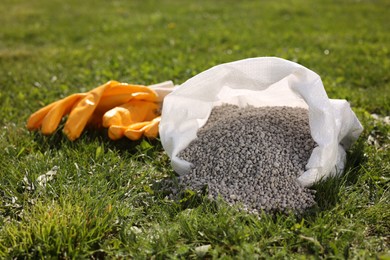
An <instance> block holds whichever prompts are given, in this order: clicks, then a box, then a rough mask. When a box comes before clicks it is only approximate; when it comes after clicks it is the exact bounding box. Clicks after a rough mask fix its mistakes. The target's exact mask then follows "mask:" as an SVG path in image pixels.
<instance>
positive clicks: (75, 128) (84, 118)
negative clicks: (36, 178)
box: [63, 81, 116, 141]
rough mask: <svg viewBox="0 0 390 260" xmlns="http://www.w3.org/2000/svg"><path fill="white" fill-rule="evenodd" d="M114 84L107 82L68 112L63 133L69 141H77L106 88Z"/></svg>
mask: <svg viewBox="0 0 390 260" xmlns="http://www.w3.org/2000/svg"><path fill="white" fill-rule="evenodd" d="M113 84H116V82H115V81H109V82H107V83H106V84H104V85H101V86H99V87H97V88H95V89H93V90H91V91H90V92H88V93H87V94H86V96H85V97H84V98H83V99H81V100H80V102H78V103H77V105H76V106H75V107H74V108H73V109H72V112H70V114H69V117H68V120H67V121H66V123H65V127H64V130H63V132H64V133H65V135H66V136H67V137H68V138H69V139H70V140H71V141H73V140H75V139H77V138H78V137H79V136H80V135H81V132H82V131H83V130H84V128H85V126H86V124H87V122H88V120H89V119H90V118H91V116H92V114H93V112H94V111H95V109H96V107H97V105H98V104H99V101H100V99H101V97H102V95H103V92H104V90H105V89H106V88H109V87H111V86H112V85H113Z"/></svg>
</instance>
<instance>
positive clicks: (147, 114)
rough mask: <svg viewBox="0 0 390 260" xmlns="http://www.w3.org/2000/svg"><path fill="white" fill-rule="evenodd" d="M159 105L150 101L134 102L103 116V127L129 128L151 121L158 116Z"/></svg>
mask: <svg viewBox="0 0 390 260" xmlns="http://www.w3.org/2000/svg"><path fill="white" fill-rule="evenodd" d="M158 108H159V105H157V104H156V103H153V102H148V101H139V100H133V101H130V102H128V103H126V104H123V105H122V106H119V107H115V108H113V109H111V110H109V111H107V112H106V113H105V114H104V116H103V126H104V127H110V126H111V125H123V126H129V125H131V124H133V123H138V122H142V121H150V120H152V119H154V118H155V117H156V116H158V114H157V111H158Z"/></svg>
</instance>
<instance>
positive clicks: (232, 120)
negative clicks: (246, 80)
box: [178, 104, 316, 213]
mask: <svg viewBox="0 0 390 260" xmlns="http://www.w3.org/2000/svg"><path fill="white" fill-rule="evenodd" d="M315 146H316V144H315V142H314V140H313V139H312V137H311V135H310V128H309V119H308V111H307V110H306V109H303V108H292V107H260V108H255V107H251V106H247V107H245V108H240V107H238V106H234V105H227V104H225V105H222V106H217V107H214V108H213V110H212V112H211V115H210V117H209V119H208V121H207V123H206V124H205V125H204V126H203V127H202V128H200V129H199V130H198V132H197V138H196V139H195V140H193V141H192V142H191V143H190V144H189V145H188V147H187V148H185V149H184V150H183V151H181V152H180V153H179V155H178V156H179V158H181V159H183V160H186V161H189V162H191V163H192V164H193V167H192V169H191V171H190V172H189V173H188V174H186V175H183V176H180V177H179V185H180V186H181V187H182V188H184V189H190V190H194V191H201V190H202V189H204V188H205V186H206V187H207V190H208V196H209V197H210V198H212V199H216V198H217V197H219V196H221V197H222V198H223V199H224V200H226V202H228V203H229V204H231V205H233V204H237V205H241V206H243V208H244V209H245V210H247V211H249V212H253V213H256V212H261V211H265V212H268V213H275V212H289V211H293V212H297V213H300V212H303V211H304V210H305V209H307V208H309V207H311V206H313V205H314V204H315V201H314V191H313V190H310V189H307V188H304V187H302V186H301V185H300V184H299V183H298V182H297V177H298V176H300V175H301V174H302V173H303V172H304V170H305V165H306V163H307V161H308V159H309V157H310V154H311V152H312V150H313V148H314V147H315Z"/></svg>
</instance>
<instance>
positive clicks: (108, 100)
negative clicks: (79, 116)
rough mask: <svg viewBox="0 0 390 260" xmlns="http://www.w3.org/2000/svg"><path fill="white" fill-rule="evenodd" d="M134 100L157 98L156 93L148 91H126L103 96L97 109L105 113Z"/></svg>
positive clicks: (153, 99) (151, 100) (152, 99)
mask: <svg viewBox="0 0 390 260" xmlns="http://www.w3.org/2000/svg"><path fill="white" fill-rule="evenodd" d="M132 100H144V101H150V102H154V101H155V100H156V96H155V94H151V93H146V92H136V93H124V94H118V95H109V96H103V97H102V99H101V100H100V103H99V106H98V107H97V108H96V111H97V112H99V113H102V114H104V113H105V112H106V111H108V110H110V109H112V108H114V107H117V106H121V105H122V104H125V103H128V102H131V101H132Z"/></svg>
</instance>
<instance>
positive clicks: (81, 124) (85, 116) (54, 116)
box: [27, 81, 158, 141]
mask: <svg viewBox="0 0 390 260" xmlns="http://www.w3.org/2000/svg"><path fill="white" fill-rule="evenodd" d="M157 98H158V97H157V93H156V92H155V91H154V90H152V89H151V88H148V87H146V86H141V85H130V84H126V83H119V82H117V81H109V82H107V83H106V84H103V85H101V86H99V87H97V88H95V89H93V90H91V91H89V92H87V93H77V94H73V95H70V96H68V97H66V98H64V99H61V100H59V101H56V102H53V103H51V104H49V105H48V106H46V107H43V108H41V109H40V110H38V111H37V112H35V113H34V114H32V115H31V116H30V118H29V119H28V122H27V128H28V129H29V130H38V129H40V130H41V132H42V133H43V134H45V135H49V134H52V133H53V132H54V131H55V130H56V129H57V127H58V124H59V123H60V121H61V119H62V117H64V116H65V115H67V114H69V116H68V119H67V121H66V123H65V127H64V129H63V132H64V133H65V134H66V136H67V137H68V138H69V139H70V140H72V141H73V140H75V139H77V138H78V137H79V136H80V134H81V132H82V131H83V130H84V128H85V126H86V125H87V124H95V125H96V124H97V125H99V124H101V123H102V116H103V115H104V113H105V112H107V111H108V110H110V109H112V108H114V107H117V106H120V105H122V104H125V103H128V102H129V101H137V100H138V101H141V100H142V101H148V102H151V103H152V102H155V101H157ZM145 118H146V117H145ZM148 118H149V117H148ZM141 135H142V134H141Z"/></svg>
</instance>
